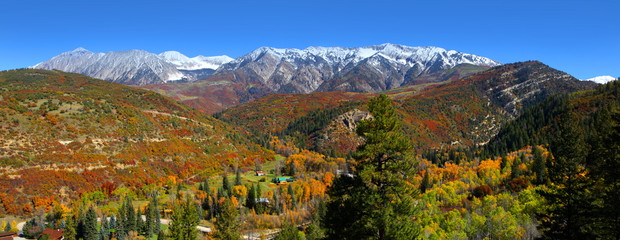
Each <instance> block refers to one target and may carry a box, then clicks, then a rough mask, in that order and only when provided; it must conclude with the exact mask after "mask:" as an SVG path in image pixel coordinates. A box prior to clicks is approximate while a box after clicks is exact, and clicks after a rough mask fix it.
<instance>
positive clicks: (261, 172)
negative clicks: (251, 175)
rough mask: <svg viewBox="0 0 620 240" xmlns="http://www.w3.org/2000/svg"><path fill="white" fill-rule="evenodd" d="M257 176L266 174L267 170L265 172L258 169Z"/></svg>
mask: <svg viewBox="0 0 620 240" xmlns="http://www.w3.org/2000/svg"><path fill="white" fill-rule="evenodd" d="M256 176H265V172H263V171H256Z"/></svg>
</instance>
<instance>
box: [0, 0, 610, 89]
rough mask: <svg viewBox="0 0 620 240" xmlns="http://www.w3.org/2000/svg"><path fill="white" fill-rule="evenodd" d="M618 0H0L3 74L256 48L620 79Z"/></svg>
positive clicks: (235, 52)
mask: <svg viewBox="0 0 620 240" xmlns="http://www.w3.org/2000/svg"><path fill="white" fill-rule="evenodd" d="M619 2H620V1H617V0H590V1H573V0H561V1H556V0H534V1H533V0H520V1H498V0H493V1H464V0H459V1H447V0H444V1H442V0H435V1H428V0H427V1H418V0H411V1H394V0H382V1H363V0H357V1H338V0H331V1H325V0H314V1H295V0H284V1H260V0H254V1H238V0H225V1H209V0H202V1H190V0H175V1H157V0H149V1H142V0H140V1H132V0H123V1H117V0H107V1H88V0H79V1H69V0H67V1H63V0H59V1H35V0H2V1H0V9H2V11H1V12H2V13H1V14H0V70H6V69H13V68H21V67H27V66H31V65H34V64H36V63H39V62H42V61H45V60H47V59H49V58H51V57H53V56H55V55H58V54H60V53H61V52H65V51H70V50H73V49H75V48H77V47H84V48H86V49H88V50H91V51H94V52H108V51H120V50H130V49H144V50H147V51H149V52H153V53H160V52H163V51H166V50H177V51H179V52H181V53H183V54H185V55H187V56H189V57H193V56H196V55H207V56H209V55H222V54H226V55H229V56H231V57H239V56H241V55H243V54H246V53H248V52H250V51H252V50H254V49H256V48H258V47H261V46H271V47H278V48H302V49H303V48H306V47H308V46H326V47H327V46H342V47H360V46H368V45H377V44H382V43H388V42H389V43H395V44H404V45H409V46H438V47H442V48H446V49H453V50H457V51H461V52H466V53H472V54H476V55H481V56H485V57H489V58H491V59H494V60H497V61H500V62H502V63H511V62H517V61H525V60H540V61H542V62H543V63H546V64H548V65H550V66H551V67H554V68H556V69H559V70H562V71H565V72H567V73H569V74H572V75H574V76H575V77H577V78H581V79H583V78H590V77H594V76H599V75H612V76H614V77H619V76H620V14H619V13H620V3H619Z"/></svg>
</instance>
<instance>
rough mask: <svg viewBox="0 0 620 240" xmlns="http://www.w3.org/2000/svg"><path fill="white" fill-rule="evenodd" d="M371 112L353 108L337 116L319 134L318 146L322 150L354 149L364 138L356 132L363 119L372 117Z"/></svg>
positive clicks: (347, 150)
mask: <svg viewBox="0 0 620 240" xmlns="http://www.w3.org/2000/svg"><path fill="white" fill-rule="evenodd" d="M370 118H372V115H370V113H369V112H365V111H361V110H359V109H353V110H351V111H349V112H346V113H344V114H342V115H340V116H338V117H336V118H335V119H334V120H333V121H332V122H331V123H330V124H329V126H328V127H326V128H325V129H323V130H322V131H321V133H320V134H319V136H318V138H317V139H316V141H317V147H318V150H319V151H322V152H330V151H331V152H337V153H348V152H350V151H354V150H355V148H357V146H358V145H360V144H361V143H362V142H363V141H364V139H363V138H362V137H360V136H358V135H357V134H356V133H355V129H356V128H357V124H358V123H359V121H361V120H365V119H370Z"/></svg>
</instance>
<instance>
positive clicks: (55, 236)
mask: <svg viewBox="0 0 620 240" xmlns="http://www.w3.org/2000/svg"><path fill="white" fill-rule="evenodd" d="M41 235H47V236H48V239H50V240H61V239H64V236H63V234H62V229H58V230H54V229H51V228H46V229H45V230H43V232H42V233H41Z"/></svg>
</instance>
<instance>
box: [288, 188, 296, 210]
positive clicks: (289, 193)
mask: <svg viewBox="0 0 620 240" xmlns="http://www.w3.org/2000/svg"><path fill="white" fill-rule="evenodd" d="M287 192H288V195H289V196H290V197H291V208H292V209H296V208H297V199H295V192H293V186H291V185H290V184H289V185H288V190H287Z"/></svg>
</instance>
